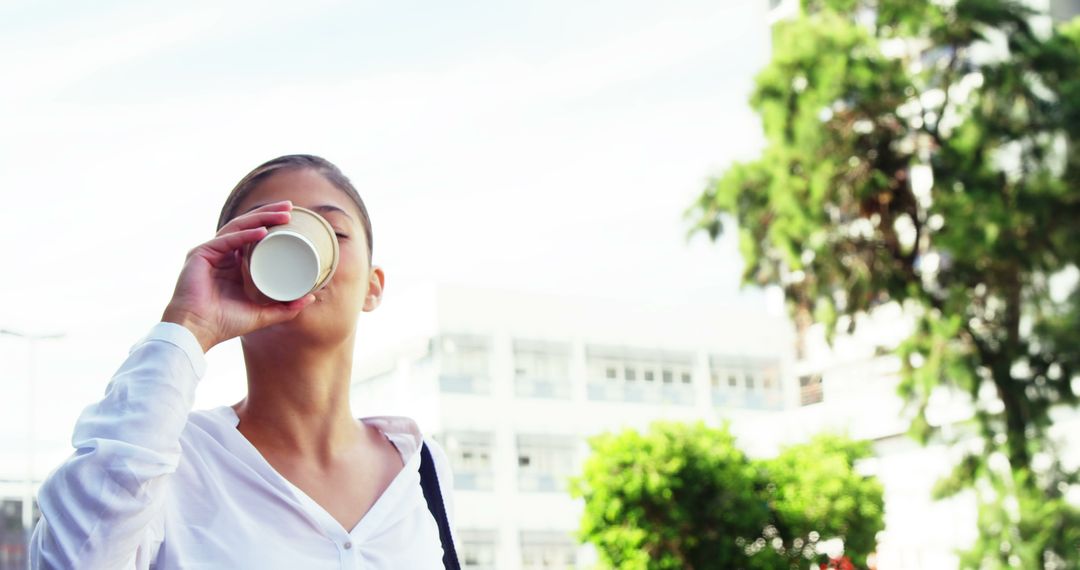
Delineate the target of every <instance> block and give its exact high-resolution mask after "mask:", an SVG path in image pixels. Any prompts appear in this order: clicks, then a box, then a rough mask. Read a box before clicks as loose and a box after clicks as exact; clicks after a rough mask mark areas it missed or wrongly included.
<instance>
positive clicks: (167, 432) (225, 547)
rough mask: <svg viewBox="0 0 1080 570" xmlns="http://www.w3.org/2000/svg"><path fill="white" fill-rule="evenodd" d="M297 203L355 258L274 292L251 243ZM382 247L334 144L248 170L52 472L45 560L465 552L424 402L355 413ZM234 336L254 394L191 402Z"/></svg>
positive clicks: (397, 560)
mask: <svg viewBox="0 0 1080 570" xmlns="http://www.w3.org/2000/svg"><path fill="white" fill-rule="evenodd" d="M293 205H297V206H302V207H305V208H308V209H311V210H315V211H317V212H319V213H320V214H322V215H323V216H324V217H325V218H326V219H327V221H329V222H330V224H331V225H332V226H333V227H334V231H335V232H336V234H337V236H338V241H339V244H340V250H341V258H340V261H339V263H338V267H337V270H336V272H335V273H334V276H333V279H332V280H331V281H330V283H329V284H328V285H327V286H326V287H324V288H323V289H321V290H319V291H317V292H316V293H314V294H309V295H307V296H306V297H304V298H302V299H299V300H297V301H293V302H291V303H273V304H271V305H267V306H261V305H258V304H256V303H254V302H252V301H250V300H249V299H248V298H247V296H246V295H245V294H244V287H243V284H244V283H243V278H242V276H241V272H240V258H241V256H240V251H241V249H242V248H243V247H244V246H245V245H247V244H252V243H255V242H257V241H258V240H259V239H261V238H262V237H264V236H265V235H266V234H267V229H266V227H267V226H272V225H276V224H282V223H285V222H287V221H288V220H289V219H290V213H289V212H290V210H291V209H292V206H293ZM371 252H372V235H371V223H370V220H369V219H368V214H367V209H366V208H365V206H364V203H363V201H362V200H361V199H360V196H359V195H358V194H357V192H356V190H355V189H354V188H353V186H352V184H351V183H350V182H349V181H348V179H347V178H346V177H345V176H344V175H342V174H341V172H340V171H339V170H338V169H337V168H336V167H335V166H334V165H332V164H330V163H329V162H327V161H326V160H324V159H321V158H318V157H314V156H309V155H290V156H284V157H280V158H277V159H274V160H271V161H270V162H267V163H265V164H263V165H262V166H260V167H258V168H256V169H255V170H254V171H252V172H251V173H250V174H248V175H247V176H246V177H244V179H243V180H241V181H240V183H239V184H237V186H236V188H234V189H233V191H232V193H231V194H230V196H229V197H228V199H227V200H226V202H225V205H224V207H223V208H222V211H221V216H220V219H219V222H218V232H217V235H216V237H214V238H213V239H211V240H209V241H207V242H206V243H203V244H202V245H199V246H198V247H196V248H194V249H192V250H191V251H190V252H189V253H188V256H187V260H186V262H185V264H184V267H183V269H182V270H181V272H180V276H179V278H178V280H177V284H176V289H175V291H174V293H173V297H172V299H171V301H170V302H169V303H168V306H167V307H166V309H165V311H164V313H163V315H162V318H161V322H160V323H158V324H156V325H154V327H153V328H152V329H151V330H150V333H149V334H148V335H147V336H146V337H145V338H144V339H143V340H141V341H140V342H138V343H137V344H136V345H135V346H133V347H132V349H131V351H130V354H129V356H128V359H127V360H126V361H125V362H124V364H123V365H122V366H121V367H120V369H119V370H118V371H117V372H116V374H115V376H114V377H113V378H112V381H111V382H110V383H109V386H108V388H107V390H106V394H105V397H104V399H102V400H101V401H100V402H98V403H96V404H93V405H91V406H89V407H87V408H86V410H84V411H83V413H82V415H81V416H80V417H79V419H78V422H77V423H76V425H75V433H74V437H73V438H72V442H73V445H74V446H75V448H76V451H75V453H74V454H73V455H72V456H71V457H70V458H69V459H68V460H67V461H65V462H64V463H63V464H62V465H60V466H59V467H58V468H57V469H56V470H54V471H53V472H52V473H51V474H50V475H49V477H48V478H47V479H46V480H45V482H44V483H43V484H42V486H41V490H40V491H39V495H38V503H39V505H40V509H41V519H40V521H39V523H38V525H37V527H36V528H35V529H34V534H33V537H32V539H31V567H32V568H94V569H97V568H125V569H128V568H137V569H148V568H155V569H161V570H164V569H173V568H260V569H263V568H266V569H273V568H289V569H300V568H302V569H308V568H311V569H316V568H408V569H414V568H416V569H422V568H443V567H444V563H445V565H446V567H456V563H457V561H456V558H455V556H454V552H453V543H452V540H450V538H451V537H450V532H449V524H448V523H447V522H446V516H445V513H444V512H442V511H441V508H442V502H441V499H440V496H441V497H445V498H446V499H449V498H450V495H449V493H448V490H449V488H450V487H449V485H448V483H449V477H450V473H449V469H448V468H447V462H446V459H445V455H444V454H443V453H442V451H441V449H440V448H439V447H438V446H437V445H436V444H434V443H433V442H432V441H430V440H427V439H425V438H423V437H422V436H421V434H420V431H419V429H417V427H416V424H415V423H414V422H413V421H412V420H409V419H407V418H398V417H378V418H365V419H361V420H357V419H354V418H353V417H352V415H351V413H350V408H349V384H350V379H351V370H352V363H353V349H354V346H355V339H356V327H357V323H358V318H359V316H360V313H362V312H367V311H373V310H375V309H376V308H377V307H378V306H379V301H380V298H381V297H382V293H383V286H384V283H385V276H384V274H383V270H382V269H381V268H379V267H373V266H372V265H371ZM233 337H240V338H241V345H242V347H243V353H244V363H245V365H246V369H247V382H248V394H247V396H246V397H245V398H244V399H243V400H241V401H240V402H238V403H236V404H233V405H231V406H220V407H218V408H215V409H212V410H204V411H192V410H191V407H192V402H193V400H194V393H195V388H196V385H197V383H198V382H199V379H200V378H201V377H202V376H203V373H204V371H205V369H206V361H205V352H206V351H209V350H210V349H211V348H212V347H213V346H215V345H217V344H218V343H221V342H224V341H226V340H228V339H230V338H233ZM426 448H427V449H430V450H431V452H430V453H429V452H428V451H427V449H426ZM432 458H434V459H432ZM422 473H423V476H421V474H422ZM436 474H437V477H435V475H436ZM436 479H437V480H436ZM444 560H445V562H444Z"/></svg>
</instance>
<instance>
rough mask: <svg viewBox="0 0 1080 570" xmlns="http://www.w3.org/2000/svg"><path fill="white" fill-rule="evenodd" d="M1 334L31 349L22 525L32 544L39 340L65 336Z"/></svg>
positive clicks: (62, 334) (27, 542) (6, 330)
mask: <svg viewBox="0 0 1080 570" xmlns="http://www.w3.org/2000/svg"><path fill="white" fill-rule="evenodd" d="M0 335H7V336H13V337H17V338H21V339H23V340H25V341H26V342H27V347H28V349H29V370H28V371H27V375H26V377H27V383H28V384H29V386H28V389H27V397H26V403H27V408H26V414H27V422H26V427H27V432H28V433H27V442H26V488H25V489H24V490H23V504H22V526H23V534H24V535H25V537H26V544H27V545H29V544H30V534H31V533H32V532H33V530H34V529H33V523H34V451H35V450H34V445H35V444H36V441H35V439H36V437H35V436H36V434H37V430H36V426H35V425H34V407H35V405H36V402H35V399H34V389H35V378H34V373H35V371H36V365H37V362H36V361H37V343H38V341H39V340H55V339H60V338H64V333H55V334H40V335H32V334H25V333H21V332H17V331H12V330H8V329H0Z"/></svg>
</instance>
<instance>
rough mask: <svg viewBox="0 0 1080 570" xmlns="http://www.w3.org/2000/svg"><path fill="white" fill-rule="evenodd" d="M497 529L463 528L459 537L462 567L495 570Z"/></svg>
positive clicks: (458, 544) (459, 553) (471, 569)
mask: <svg viewBox="0 0 1080 570" xmlns="http://www.w3.org/2000/svg"><path fill="white" fill-rule="evenodd" d="M495 536H496V535H495V531H492V530H472V529H462V530H461V531H459V532H458V533H457V536H456V537H455V538H456V539H457V544H456V545H455V546H456V547H457V551H458V557H459V558H460V559H461V567H462V568H467V569H468V570H495V550H496V544H495Z"/></svg>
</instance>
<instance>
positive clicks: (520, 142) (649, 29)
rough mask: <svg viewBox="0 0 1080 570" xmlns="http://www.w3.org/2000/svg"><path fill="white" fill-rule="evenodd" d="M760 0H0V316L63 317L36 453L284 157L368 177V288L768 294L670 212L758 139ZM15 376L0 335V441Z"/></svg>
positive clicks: (18, 325) (19, 410)
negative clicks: (239, 190)
mask: <svg viewBox="0 0 1080 570" xmlns="http://www.w3.org/2000/svg"><path fill="white" fill-rule="evenodd" d="M766 4H767V3H766V2H764V1H763V0H761V1H756V0H755V1H750V0H741V1H724V2H717V1H715V0H701V1H668V2H655V1H647V2H629V1H626V0H610V1H596V2H572V1H552V0H544V1H536V2H515V3H509V2H497V1H493V0H492V1H473V2H453V3H451V2H434V1H425V2H418V1H405V2H336V1H316V2H304V3H296V2H290V3H280V5H274V3H268V2H250V3H242V2H229V3H223V2H184V3H172V4H164V3H162V4H161V5H157V6H151V5H149V3H145V2H93V3H89V2H87V3H77V2H69V3H64V4H63V5H61V4H60V3H57V2H52V3H49V2H45V3H31V2H24V1H15V2H7V3H3V4H0V78H2V79H0V81H2V83H3V88H0V120H2V123H0V124H2V125H3V126H2V128H0V189H2V192H3V223H2V224H0V240H2V244H3V249H2V253H0V255H3V259H2V265H0V267H2V268H3V272H2V273H0V295H2V297H3V303H0V328H9V329H15V330H19V331H23V332H27V333H52V332H63V333H66V335H67V336H66V337H65V338H64V339H63V340H59V341H48V342H44V343H42V344H41V345H40V347H39V350H38V359H37V372H36V377H37V385H38V396H39V398H38V406H37V407H36V412H37V413H36V416H37V417H36V419H35V420H34V422H35V425H36V426H37V431H38V434H39V435H38V438H39V439H42V440H44V442H45V443H44V444H42V445H40V446H39V447H40V448H41V449H42V450H43V452H44V455H43V456H42V458H41V459H40V460H39V461H40V462H41V463H42V464H45V465H46V466H49V467H51V464H53V463H54V460H53V457H55V454H56V453H61V457H62V456H63V454H66V453H67V452H68V451H69V450H70V448H68V447H67V445H68V441H69V439H70V433H71V426H72V424H73V422H74V420H75V418H76V417H77V415H78V413H79V411H80V410H81V409H82V408H83V407H84V406H85V405H87V404H88V403H90V402H92V401H94V400H96V399H98V398H100V396H101V394H102V391H103V389H104V386H105V384H106V383H107V382H108V380H109V377H110V376H111V375H112V373H113V372H114V371H115V369H116V368H117V367H118V366H119V365H120V363H121V362H122V361H123V359H124V357H125V356H126V354H127V351H128V349H129V348H130V346H131V345H132V344H133V343H134V342H135V341H137V340H138V339H139V338H140V337H141V336H142V335H144V334H145V333H146V332H147V330H148V329H149V328H150V326H152V325H153V324H154V323H155V322H157V320H158V319H159V318H160V316H161V312H162V310H163V309H164V307H165V304H166V303H167V302H168V300H169V296H170V295H171V292H172V289H173V286H174V285H175V282H176V277H177V275H178V273H179V270H180V268H181V266H182V263H183V259H184V256H185V253H186V252H187V251H188V250H189V249H191V248H192V247H194V246H195V245H197V244H199V243H201V242H203V241H205V240H207V239H209V238H210V237H212V235H213V233H214V226H215V222H216V219H217V215H218V212H219V210H220V207H221V204H222V201H223V200H224V198H225V196H226V194H227V193H228V191H229V189H230V188H232V186H233V185H234V184H235V183H236V181H237V180H239V178H240V177H242V176H243V175H244V174H245V173H246V172H247V171H248V170H250V169H251V168H252V167H254V166H256V165H257V164H259V163H261V162H263V161H265V160H267V159H269V158H273V157H275V156H278V155H281V154H286V153H295V152H304V153H313V154H319V155H322V156H324V157H326V158H328V159H330V160H331V161H333V162H335V163H336V164H338V165H339V166H340V167H341V168H342V170H343V171H344V172H345V173H346V174H347V175H348V176H350V177H351V178H352V180H353V181H354V183H355V184H356V186H357V187H358V188H359V190H360V192H361V195H362V196H363V197H364V200H365V202H366V203H367V206H368V209H369V211H370V213H371V217H372V226H373V231H374V236H375V238H374V249H375V252H374V262H375V264H376V265H379V266H381V267H383V269H384V270H385V271H386V276H387V289H386V297H385V301H384V302H392V299H393V292H394V291H395V288H397V290H401V289H405V288H408V286H409V285H411V284H416V283H421V282H426V281H437V282H438V281H445V282H453V283H464V284H476V285H480V286H496V287H502V288H510V289H522V290H528V291H538V292H544V291H550V292H558V293H560V294H581V295H602V296H609V297H618V298H624V299H646V300H647V299H651V298H656V297H667V298H685V299H688V300H715V301H718V302H722V303H731V304H735V303H738V304H741V305H744V306H746V305H750V306H764V301H763V300H762V296H761V295H759V294H756V293H754V292H749V293H747V292H743V293H740V292H739V286H738V273H739V269H740V261H739V259H738V256H737V254H736V251H735V248H734V245H733V243H732V242H731V240H725V241H724V242H722V243H720V244H712V243H709V242H708V240H707V239H706V238H705V237H704V236H698V237H697V238H695V239H694V240H692V241H691V242H689V243H687V242H686V241H684V239H683V238H684V234H685V232H686V227H687V224H686V222H685V221H684V220H683V219H682V217H681V216H682V211H683V210H684V209H685V208H686V207H687V206H688V205H689V204H690V203H691V201H692V200H693V199H694V198H695V197H696V196H697V195H698V194H699V193H700V192H701V190H702V188H703V186H704V184H705V182H706V180H707V179H708V178H709V177H710V176H714V175H717V174H719V173H720V172H722V170H723V167H724V166H725V165H726V164H728V163H729V162H730V161H731V160H734V159H740V158H750V157H752V156H754V155H755V154H756V152H757V150H758V149H759V148H760V147H761V144H762V137H761V133H760V127H759V122H758V119H757V118H756V116H755V115H754V114H753V113H752V112H751V111H750V110H749V108H748V106H747V103H746V101H747V97H748V95H749V92H750V89H751V85H752V79H753V76H754V74H755V72H756V71H757V70H758V69H759V68H760V67H761V66H762V65H763V64H764V63H765V61H766V58H767V54H768V26H767V23H766V19H765V9H766ZM238 353H239V351H238V347H237V346H235V343H234V346H229V345H223V346H220V347H218V348H216V349H215V350H213V351H211V353H210V363H211V371H210V375H209V376H215V375H216V376H229V379H228V380H227V381H226V380H219V381H216V382H217V383H216V385H215V386H207V384H209V382H205V381H204V383H203V385H202V386H200V392H199V399H198V401H197V404H196V405H197V407H200V408H201V407H209V406H214V405H220V404H225V403H232V402H234V401H236V399H237V397H238V396H239V395H241V394H242V386H243V380H242V378H238V377H237V371H242V369H239V368H237V366H238V360H237V359H238ZM27 376H28V367H27V347H26V344H25V343H23V342H20V341H18V340H15V339H12V338H11V337H0V383H2V384H0V452H7V453H8V454H10V453H16V452H18V450H20V449H21V448H22V445H23V443H22V442H23V440H24V438H25V433H26V426H27V422H28V421H29V418H28V417H27V414H26V408H27V404H26V401H27V392H26V379H27ZM209 376H208V378H209ZM50 450H51V451H50ZM5 457H10V455H6V454H5V455H0V462H3V463H7V462H6V461H5ZM10 466H11V465H10V463H9V464H8V466H7V467H10ZM0 471H5V472H7V471H9V469H2V470H0ZM3 476H4V473H0V477H3Z"/></svg>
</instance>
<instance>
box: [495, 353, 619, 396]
mask: <svg viewBox="0 0 1080 570" xmlns="http://www.w3.org/2000/svg"><path fill="white" fill-rule="evenodd" d="M514 362H515V368H516V372H515V377H514V393H515V395H517V396H519V397H525V398H569V397H570V345H569V344H566V343H556V342H547V341H531V340H519V339H515V340H514ZM605 375H606V376H607V378H609V379H610V378H613V377H614V376H615V375H616V371H615V369H614V368H610V367H609V368H608V369H607V370H606V371H605Z"/></svg>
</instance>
